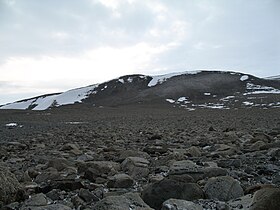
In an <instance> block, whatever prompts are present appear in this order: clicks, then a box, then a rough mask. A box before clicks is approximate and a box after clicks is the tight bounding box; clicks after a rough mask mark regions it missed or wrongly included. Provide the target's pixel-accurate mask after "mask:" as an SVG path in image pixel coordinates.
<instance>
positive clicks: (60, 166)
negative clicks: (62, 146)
mask: <svg viewBox="0 0 280 210" xmlns="http://www.w3.org/2000/svg"><path fill="white" fill-rule="evenodd" d="M69 166H72V164H71V163H70V162H69V161H68V160H66V159H65V158H53V159H51V160H49V162H48V164H47V167H48V168H50V167H52V168H55V169H57V170H58V171H62V170H64V169H66V168H67V167H69Z"/></svg>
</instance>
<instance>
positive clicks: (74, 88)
mask: <svg viewBox="0 0 280 210" xmlns="http://www.w3.org/2000/svg"><path fill="white" fill-rule="evenodd" d="M199 71H202V72H203V71H206V72H207V71H210V72H211V71H212V72H234V73H240V74H244V75H251V76H255V77H257V76H256V75H252V74H247V73H246V72H241V71H234V70H221V69H197V70H190V71H175V72H169V73H166V74H154V75H144V74H137V73H134V74H127V75H121V76H119V77H115V78H112V79H109V80H105V81H102V82H100V83H94V84H88V85H83V86H79V87H73V88H70V89H67V90H63V91H61V92H52V93H43V94H41V95H34V96H31V97H28V98H22V99H18V100H16V101H11V102H7V103H4V104H1V103H0V106H2V105H7V104H10V103H14V102H19V101H24V100H27V99H31V98H36V97H39V96H44V95H56V94H61V93H64V92H67V91H71V90H77V89H82V88H85V87H90V86H94V85H99V84H102V83H106V82H109V81H111V80H115V79H118V78H121V77H124V76H132V75H143V76H151V77H157V76H166V75H168V74H176V73H192V72H199ZM274 76H276V77H278V76H279V75H274ZM274 76H271V77H274ZM259 78H263V79H266V78H269V77H259ZM0 101H1V100H0Z"/></svg>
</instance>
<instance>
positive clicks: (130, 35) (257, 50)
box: [0, 0, 280, 104]
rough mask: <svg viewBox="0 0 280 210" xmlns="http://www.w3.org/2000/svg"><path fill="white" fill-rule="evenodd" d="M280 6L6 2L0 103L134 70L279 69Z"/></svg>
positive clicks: (251, 0)
mask: <svg viewBox="0 0 280 210" xmlns="http://www.w3.org/2000/svg"><path fill="white" fill-rule="evenodd" d="M279 10H280V3H279V1H278V0H245V1H244V0H235V1H230V0H226V1H225V0H213V1H208V0H189V1H183V0H178V1H168V0H154V1H150V0H141V1H140V0H81V1H76V0H60V1H56V0H49V1H37V0H26V1H20V0H2V1H0V46H1V48H0V75H1V78H0V80H1V81H2V82H1V81H0V96H1V98H2V101H1V100H0V104H1V102H2V103H4V102H8V101H12V100H17V99H20V98H21V97H20V98H18V97H19V96H20V94H22V96H24V97H25V96H27V95H30V96H31V94H42V93H47V92H50V91H55V92H56V91H61V90H65V89H68V88H73V87H76V86H83V85H88V84H93V83H96V82H102V81H105V80H108V79H112V78H114V77H117V76H121V75H123V74H131V73H144V74H161V73H167V72H170V71H181V70H195V69H229V70H237V71H243V72H247V73H251V74H254V75H257V76H269V75H275V74H279V68H280V38H279V37H280V28H279V27H278V24H279V21H280V13H279ZM14 84H16V85H17V87H18V88H16V90H17V92H16V93H15V88H14V86H13V85H14ZM4 92H5V95H3V94H2V95H1V93H4ZM9 93H10V94H9ZM16 97H17V98H16Z"/></svg>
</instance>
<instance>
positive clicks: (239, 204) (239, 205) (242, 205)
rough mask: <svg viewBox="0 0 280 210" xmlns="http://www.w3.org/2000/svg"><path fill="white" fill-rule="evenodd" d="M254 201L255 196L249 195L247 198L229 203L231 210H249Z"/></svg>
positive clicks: (240, 198)
mask: <svg viewBox="0 0 280 210" xmlns="http://www.w3.org/2000/svg"><path fill="white" fill-rule="evenodd" d="M252 201H253V195H252V194H247V195H245V196H242V197H239V198H236V199H233V200H230V201H228V202H227V204H228V206H229V207H230V209H231V210H235V209H236V210H237V209H244V210H249V209H250V206H251V203H252Z"/></svg>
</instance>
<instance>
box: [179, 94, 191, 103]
mask: <svg viewBox="0 0 280 210" xmlns="http://www.w3.org/2000/svg"><path fill="white" fill-rule="evenodd" d="M187 100H188V99H187V97H185V96H183V97H180V98H178V99H177V101H178V102H181V103H182V102H186V101H187Z"/></svg>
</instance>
